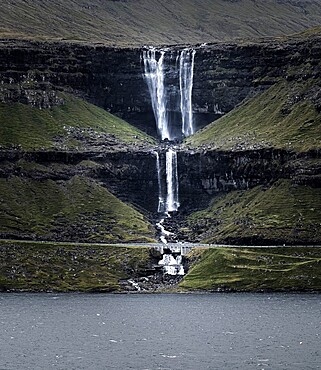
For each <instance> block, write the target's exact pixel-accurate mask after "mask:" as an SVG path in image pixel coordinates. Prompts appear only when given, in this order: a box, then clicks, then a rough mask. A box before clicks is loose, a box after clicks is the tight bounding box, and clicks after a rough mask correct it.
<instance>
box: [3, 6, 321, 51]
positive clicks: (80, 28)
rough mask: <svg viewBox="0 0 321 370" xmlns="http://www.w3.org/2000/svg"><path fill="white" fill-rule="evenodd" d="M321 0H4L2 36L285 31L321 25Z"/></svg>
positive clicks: (181, 37)
mask: <svg viewBox="0 0 321 370" xmlns="http://www.w3.org/2000/svg"><path fill="white" fill-rule="evenodd" d="M320 19H321V11H320V6H319V4H318V2H316V1H301V2H300V4H299V6H298V4H297V3H295V2H293V1H282V2H281V1H278V2H276V1H274V0H256V1H255V6H253V1H251V0H239V1H226V0H216V1H210V0H184V2H182V1H179V0H172V1H170V2H169V1H165V0H157V1H151V0H139V1H99V0H91V1H90V3H88V2H85V1H68V2H66V1H63V0H55V1H47V2H45V3H44V2H43V1H41V0H33V1H32V2H31V1H28V2H27V1H23V0H15V1H14V2H6V1H3V2H2V4H1V13H0V36H1V37H4V38H14V37H16V38H33V39H40V40H46V39H55V40H61V39H62V40H68V41H76V40H77V41H78V40H79V41H85V42H86V41H87V42H103V43H106V44H109V45H110V44H112V45H114V44H116V45H122V46H124V45H133V44H134V45H146V44H177V43H189V44H191V43H192V44H195V43H203V42H213V41H222V40H225V41H226V40H231V39H234V40H235V39H238V38H253V37H255V38H258V37H262V36H263V37H264V36H281V35H287V34H291V33H294V32H299V31H302V30H304V29H306V28H308V27H312V26H315V25H319V24H320V23H321V22H320Z"/></svg>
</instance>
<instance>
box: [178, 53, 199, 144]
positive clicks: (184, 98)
mask: <svg viewBox="0 0 321 370" xmlns="http://www.w3.org/2000/svg"><path fill="white" fill-rule="evenodd" d="M195 54H196V51H195V50H190V49H184V50H182V51H181V54H180V58H179V89H180V94H181V113H182V133H183V135H184V136H185V137H187V136H190V135H192V134H193V133H194V127H193V112H192V90H193V75H194V58H195Z"/></svg>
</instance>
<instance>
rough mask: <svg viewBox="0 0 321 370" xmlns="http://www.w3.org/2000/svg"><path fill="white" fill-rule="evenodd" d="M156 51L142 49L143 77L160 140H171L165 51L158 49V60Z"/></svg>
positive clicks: (153, 49)
mask: <svg viewBox="0 0 321 370" xmlns="http://www.w3.org/2000/svg"><path fill="white" fill-rule="evenodd" d="M156 52H157V50H156V49H155V48H151V49H149V50H144V51H143V60H144V69H145V79H146V81H147V85H148V89H149V93H150V97H151V100H152V107H153V111H154V116H155V120H156V125H157V130H158V133H159V135H160V136H161V140H165V139H168V140H171V139H172V138H171V136H170V132H169V127H168V120H167V112H166V89H165V73H164V57H165V51H164V50H160V51H159V53H160V57H159V59H158V60H157V59H156Z"/></svg>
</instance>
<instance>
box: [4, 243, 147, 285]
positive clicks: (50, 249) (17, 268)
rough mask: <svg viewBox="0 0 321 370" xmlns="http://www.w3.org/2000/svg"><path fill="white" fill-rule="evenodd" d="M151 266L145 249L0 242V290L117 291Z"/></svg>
mask: <svg viewBox="0 0 321 370" xmlns="http://www.w3.org/2000/svg"><path fill="white" fill-rule="evenodd" d="M150 263H151V257H150V252H149V250H148V248H138V247H121V246H112V245H109V246H106V245H105V246H102V245H94V244H88V245H75V244H72V245H70V244H68V243H65V244H63V243H54V242H48V243H36V242H17V241H15V242H12V241H3V240H2V241H0V291H12V290H15V291H19V290H20V291H21V290H26V291H57V292H68V291H83V292H94V291H101V292H110V291H119V290H120V289H121V288H120V286H119V280H120V279H126V278H129V277H130V276H139V274H141V273H142V271H144V270H145V269H146V268H147V267H148V266H149V265H150Z"/></svg>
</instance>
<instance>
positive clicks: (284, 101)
mask: <svg viewBox="0 0 321 370" xmlns="http://www.w3.org/2000/svg"><path fill="white" fill-rule="evenodd" d="M303 68H304V67H302V68H301V69H303ZM305 68H306V69H305V72H306V73H308V68H309V66H306V67H305ZM295 73H296V71H295V70H293V71H292V73H291V80H290V81H289V80H280V82H278V83H276V84H275V85H273V86H272V87H270V88H269V89H268V90H267V91H265V92H264V93H261V94H258V95H257V96H255V97H254V98H251V99H248V100H246V101H245V102H244V103H243V104H241V105H240V106H239V107H236V108H235V109H234V110H232V111H231V112H229V113H228V114H226V115H224V116H223V117H222V118H221V119H219V120H217V121H215V122H213V123H212V124H210V125H208V126H206V127H205V128H204V129H202V130H200V131H198V132H197V133H196V134H195V135H193V136H192V137H190V138H188V139H187V140H186V143H187V144H188V145H191V146H193V147H199V148H200V147H206V148H211V149H212V150H213V149H219V150H251V149H259V148H284V149H288V150H295V151H308V150H311V149H319V148H320V147H321V94H320V91H321V86H320V80H319V79H312V78H310V79H308V80H302V79H299V80H298V79H296V78H295V77H294V76H295Z"/></svg>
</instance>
